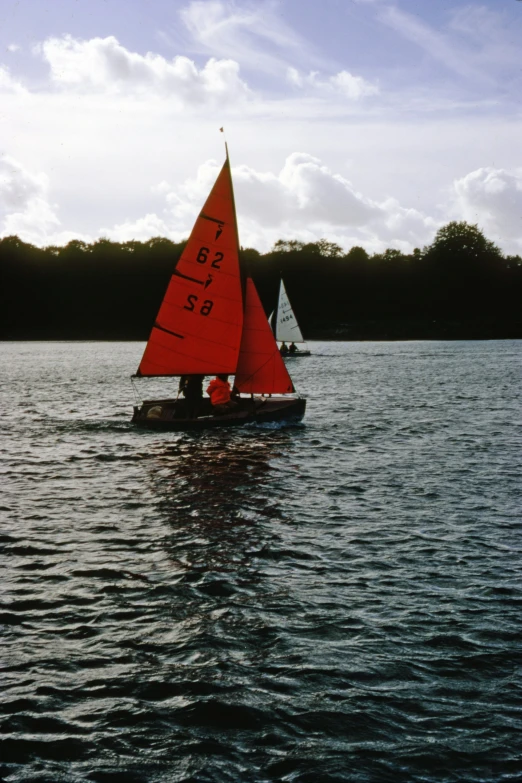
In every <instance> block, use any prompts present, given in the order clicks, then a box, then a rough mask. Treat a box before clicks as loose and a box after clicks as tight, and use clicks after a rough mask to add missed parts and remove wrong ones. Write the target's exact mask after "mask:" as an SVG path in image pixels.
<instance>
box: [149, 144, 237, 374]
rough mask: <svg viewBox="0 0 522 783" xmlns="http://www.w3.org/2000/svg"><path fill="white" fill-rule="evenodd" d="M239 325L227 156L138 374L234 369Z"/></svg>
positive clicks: (175, 277)
mask: <svg viewBox="0 0 522 783" xmlns="http://www.w3.org/2000/svg"><path fill="white" fill-rule="evenodd" d="M242 328H243V296H242V290H241V278H240V270H239V247H238V239H237V224H236V212H235V206H234V194H233V190H232V179H231V175H230V164H229V160H228V157H227V160H226V161H225V163H224V165H223V168H222V169H221V172H220V173H219V175H218V178H217V180H216V182H215V184H214V187H213V188H212V190H211V192H210V195H209V197H208V198H207V200H206V202H205V205H204V207H203V209H202V210H201V212H200V214H199V216H198V218H197V220H196V223H195V225H194V228H193V230H192V233H191V235H190V238H189V240H188V242H187V245H186V247H185V249H184V251H183V253H182V255H181V257H180V259H179V261H178V263H177V265H176V268H175V270H174V273H173V275H172V277H171V279H170V283H169V285H168V288H167V291H166V294H165V297H164V299H163V302H162V304H161V307H160V310H159V313H158V316H157V318H156V321H155V323H154V326H153V328H152V332H151V334H150V337H149V341H148V343H147V346H146V348H145V352H144V354H143V357H142V360H141V362H140V366H139V368H138V373H137V374H138V375H143V376H160V375H214V374H217V373H229V374H233V373H235V371H236V366H237V362H238V355H239V346H240V343H241V333H242Z"/></svg>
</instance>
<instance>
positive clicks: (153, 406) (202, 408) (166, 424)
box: [132, 397, 306, 432]
mask: <svg viewBox="0 0 522 783" xmlns="http://www.w3.org/2000/svg"><path fill="white" fill-rule="evenodd" d="M305 408H306V400H303V399H296V398H288V397H254V398H253V399H252V398H246V397H245V398H241V399H240V400H238V407H237V409H235V410H234V411H233V412H232V413H227V414H224V415H220V416H216V415H214V414H213V413H212V406H211V404H210V400H209V399H208V398H207V397H205V398H203V399H202V400H200V401H198V403H197V410H196V414H197V415H195V416H194V409H193V407H192V406H191V404H190V403H188V402H187V400H182V399H179V400H174V399H170V400H145V401H144V402H143V403H142V405H141V406H139V407H138V406H136V407H135V408H134V414H133V417H132V423H133V424H135V425H136V426H138V427H143V428H145V429H149V430H163V431H171V432H184V431H186V430H206V429H215V428H217V427H242V426H243V427H244V426H245V425H247V424H269V423H272V422H279V423H281V424H284V425H292V424H298V423H299V422H300V421H301V419H302V418H303V416H304V413H305Z"/></svg>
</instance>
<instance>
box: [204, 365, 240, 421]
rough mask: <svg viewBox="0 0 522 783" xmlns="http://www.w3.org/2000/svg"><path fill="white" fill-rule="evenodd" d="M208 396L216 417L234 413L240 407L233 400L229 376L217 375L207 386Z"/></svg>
mask: <svg viewBox="0 0 522 783" xmlns="http://www.w3.org/2000/svg"><path fill="white" fill-rule="evenodd" d="M207 394H208V396H209V397H210V402H211V403H212V413H213V414H214V415H215V416H223V414H225V413H232V412H233V411H234V410H235V409H236V408H237V407H238V403H237V402H236V401H235V400H233V399H232V390H231V388H230V383H229V382H228V375H216V377H215V378H214V380H212V381H210V383H209V385H208V386H207Z"/></svg>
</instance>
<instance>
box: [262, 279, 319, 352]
mask: <svg viewBox="0 0 522 783" xmlns="http://www.w3.org/2000/svg"><path fill="white" fill-rule="evenodd" d="M270 321H271V322H272V324H273V326H272V328H273V331H274V335H275V338H276V340H278V341H279V342H280V343H281V347H280V349H279V350H280V353H281V356H284V357H291V356H310V351H309V350H308V349H307V348H298V347H297V345H296V343H304V337H303V334H302V332H301V329H300V328H299V324H298V323H297V318H296V317H295V313H294V311H293V309H292V305H291V304H290V300H289V298H288V294H287V293H286V288H285V284H284V282H283V280H282V279H281V283H280V285H279V297H278V300H277V308H276V310H275V311H274V313H272V315H271V316H270ZM287 343H289V345H287Z"/></svg>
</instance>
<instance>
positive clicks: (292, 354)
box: [281, 351, 312, 359]
mask: <svg viewBox="0 0 522 783" xmlns="http://www.w3.org/2000/svg"><path fill="white" fill-rule="evenodd" d="M281 355H282V357H283V358H284V359H297V357H298V356H311V355H312V354H311V351H288V353H283V354H281Z"/></svg>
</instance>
